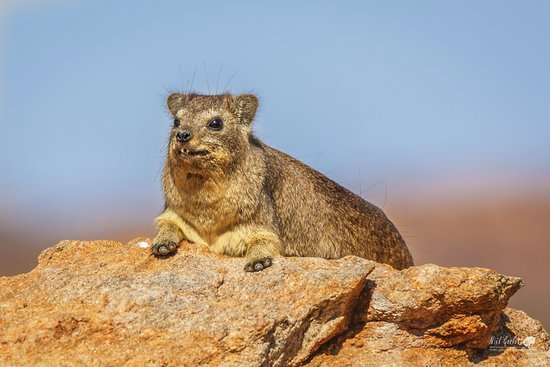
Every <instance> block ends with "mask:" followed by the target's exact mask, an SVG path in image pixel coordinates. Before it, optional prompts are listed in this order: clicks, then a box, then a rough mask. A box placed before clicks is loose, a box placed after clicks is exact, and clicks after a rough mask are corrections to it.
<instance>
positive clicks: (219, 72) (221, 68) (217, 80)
mask: <svg viewBox="0 0 550 367" xmlns="http://www.w3.org/2000/svg"><path fill="white" fill-rule="evenodd" d="M222 70H223V61H222V65H221V66H220V70H219V71H218V78H217V79H216V94H218V82H219V81H220V75H221V74H222Z"/></svg>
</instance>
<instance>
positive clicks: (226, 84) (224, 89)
mask: <svg viewBox="0 0 550 367" xmlns="http://www.w3.org/2000/svg"><path fill="white" fill-rule="evenodd" d="M235 75H237V72H234V73H233V75H231V78H229V80H228V81H227V83H225V86H224V87H223V91H224V92H226V91H227V86H228V85H229V83H231V81H232V80H233V78H234V77H235Z"/></svg>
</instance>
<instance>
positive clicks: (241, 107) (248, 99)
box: [233, 94, 258, 125]
mask: <svg viewBox="0 0 550 367" xmlns="http://www.w3.org/2000/svg"><path fill="white" fill-rule="evenodd" d="M233 102H234V113H235V116H236V117H237V118H238V119H239V120H240V121H241V122H242V123H243V124H245V125H252V121H253V120H254V116H255V115H256V110H257V109H258V98H257V97H256V96H255V95H253V94H240V95H238V96H234V97H233Z"/></svg>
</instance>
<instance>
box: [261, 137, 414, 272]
mask: <svg viewBox="0 0 550 367" xmlns="http://www.w3.org/2000/svg"><path fill="white" fill-rule="evenodd" d="M263 150H264V152H265V156H266V163H267V177H266V180H267V182H266V184H267V185H268V191H270V192H272V195H273V200H274V202H275V206H276V215H277V218H278V221H279V228H280V231H281V233H280V235H281V239H282V241H283V243H284V247H285V254H286V255H289V256H318V257H324V258H328V259H333V258H341V257H343V256H347V255H355V256H360V257H364V258H368V259H372V260H375V261H378V262H382V263H387V264H389V265H391V266H393V267H395V268H397V269H403V268H407V267H409V266H411V265H413V260H412V256H411V254H410V252H409V250H408V249H407V247H406V245H405V241H404V240H403V238H402V237H401V235H400V234H399V232H398V231H397V229H396V228H395V226H394V225H393V223H392V222H391V221H390V220H389V219H388V218H387V217H386V215H385V214H384V213H383V212H382V210H381V209H379V208H378V207H376V206H375V205H373V204H371V203H369V202H367V201H365V200H363V199H362V198H361V197H359V196H358V195H356V194H354V193H352V192H351V191H349V190H347V189H345V188H344V187H342V186H340V185H339V184H337V183H336V182H334V181H332V180H331V179H329V178H327V177H326V176H324V175H323V174H321V173H319V172H317V171H315V170H314V169H312V168H310V167H309V166H307V165H305V164H303V163H302V162H300V161H298V160H296V159H294V158H292V157H290V156H288V155H286V154H285V153H282V152H280V151H278V150H276V149H274V148H271V147H269V146H267V145H263Z"/></svg>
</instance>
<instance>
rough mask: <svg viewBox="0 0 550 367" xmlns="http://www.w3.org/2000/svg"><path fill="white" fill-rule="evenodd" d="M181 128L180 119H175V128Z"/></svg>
mask: <svg viewBox="0 0 550 367" xmlns="http://www.w3.org/2000/svg"><path fill="white" fill-rule="evenodd" d="M178 126H180V119H174V127H178Z"/></svg>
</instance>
